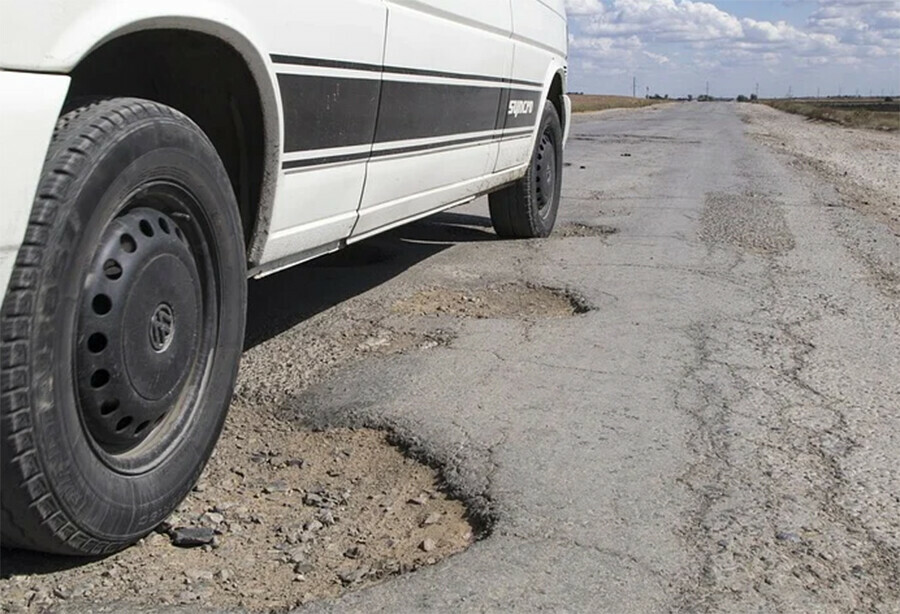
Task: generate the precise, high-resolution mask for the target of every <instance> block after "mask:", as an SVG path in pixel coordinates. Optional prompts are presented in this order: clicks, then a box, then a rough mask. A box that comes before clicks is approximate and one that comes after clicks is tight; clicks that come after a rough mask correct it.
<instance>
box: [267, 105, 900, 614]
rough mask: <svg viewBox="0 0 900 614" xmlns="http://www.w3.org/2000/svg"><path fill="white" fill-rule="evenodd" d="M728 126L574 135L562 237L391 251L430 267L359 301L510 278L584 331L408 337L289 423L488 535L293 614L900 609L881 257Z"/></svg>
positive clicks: (593, 121)
mask: <svg viewBox="0 0 900 614" xmlns="http://www.w3.org/2000/svg"><path fill="white" fill-rule="evenodd" d="M748 113H749V114H750V115H753V113H754V112H753V111H742V110H740V109H739V106H738V105H734V104H727V103H721V104H718V103H716V104H705V105H704V104H682V105H668V106H662V107H654V108H648V109H643V110H640V111H630V112H618V113H616V112H613V113H608V114H604V115H602V116H586V117H581V118H578V120H577V122H576V125H574V126H573V134H572V140H571V141H570V144H569V147H568V150H567V154H566V161H567V168H566V174H565V181H564V198H563V202H562V210H561V219H560V223H561V224H562V225H563V227H564V228H565V227H568V228H574V229H577V230H578V231H577V232H571V233H567V232H565V231H564V232H562V233H560V235H559V236H558V238H554V239H550V240H546V241H534V242H499V241H496V240H493V239H492V238H491V236H490V233H489V231H488V230H487V229H485V228H484V226H485V225H486V224H487V221H486V218H485V217H484V216H485V215H486V207H485V204H484V202H483V201H480V202H477V203H475V204H473V205H470V206H468V207H467V208H465V209H460V210H456V211H454V212H451V213H448V214H444V215H443V216H441V217H440V218H439V219H438V220H436V221H433V222H429V223H426V224H419V225H416V226H413V227H411V228H410V229H408V230H405V231H401V233H405V234H401V239H402V241H404V242H406V243H408V244H410V245H420V246H421V245H442V247H441V249H435V250H432V251H429V252H428V253H427V254H423V256H422V257H421V258H418V259H416V260H415V262H410V263H407V264H408V266H407V267H406V268H404V270H403V271H402V272H399V273H398V274H397V275H396V276H395V277H392V278H391V279H389V280H386V281H383V283H382V282H380V283H379V284H373V287H371V288H370V289H368V290H367V291H366V295H365V296H366V300H367V301H370V302H371V304H373V305H374V304H380V305H390V304H393V303H394V302H395V301H397V300H400V299H402V298H403V297H404V296H409V295H410V294H412V293H413V292H414V291H415V290H416V289H419V288H422V287H442V286H454V285H459V284H468V285H469V286H477V285H482V284H503V283H510V282H515V281H519V282H527V283H531V284H544V285H547V286H551V287H555V288H567V289H569V290H571V291H573V292H575V293H577V295H578V296H579V297H581V298H582V299H583V300H584V301H585V302H586V303H587V304H589V305H590V306H591V307H592V309H591V311H589V312H588V313H584V314H579V315H574V316H573V317H567V318H547V319H540V318H534V317H527V318H509V317H505V318H482V319H475V318H472V319H465V318H459V317H454V316H453V315H422V316H419V317H415V316H405V317H406V318H407V319H406V320H404V325H405V326H410V325H412V326H421V327H422V328H423V329H428V328H434V327H436V326H439V327H440V328H441V329H442V330H446V331H451V332H452V340H451V341H449V342H448V343H446V344H444V345H441V346H439V347H435V348H432V349H429V350H427V351H420V352H412V353H407V354H403V355H394V356H388V357H385V358H379V359H377V360H367V361H362V362H359V363H356V364H355V365H352V366H350V367H348V368H346V369H344V370H342V371H340V372H338V373H337V374H335V375H332V376H329V377H328V378H326V379H325V380H324V381H323V382H320V383H318V384H317V385H314V386H313V387H312V388H311V389H309V390H307V391H305V392H303V393H302V394H301V395H300V396H299V397H297V398H290V399H288V400H286V401H285V403H284V408H285V410H286V411H287V412H292V413H293V414H294V415H295V416H296V418H297V419H298V420H302V421H303V422H305V423H306V424H309V425H314V426H317V427H328V426H361V425H365V426H373V427H379V428H390V429H392V430H393V431H394V432H395V433H396V434H397V436H398V437H399V438H400V439H401V440H402V441H403V442H404V444H405V445H406V446H407V447H408V448H409V449H410V451H411V452H412V453H413V454H417V455H419V456H420V457H422V458H424V459H426V460H428V461H430V462H432V463H434V464H437V465H440V466H442V467H443V471H444V477H445V479H446V480H447V482H448V484H449V486H450V488H451V490H452V491H453V492H455V493H456V494H458V495H460V496H462V497H463V498H464V499H465V500H466V501H467V502H468V503H469V505H470V506H471V509H472V512H473V515H474V516H475V517H476V518H480V519H482V520H485V519H486V520H487V521H489V523H490V526H491V534H490V535H489V537H487V538H486V539H484V540H483V541H481V542H479V543H477V544H476V545H474V546H473V547H472V548H471V549H470V550H468V551H467V552H465V553H463V554H461V555H458V556H455V557H453V558H451V559H449V560H447V561H444V562H443V563H441V564H439V565H437V566H434V567H430V568H426V569H422V570H419V571H418V572H416V573H414V574H410V575H407V576H403V577H401V578H398V579H395V580H392V581H390V582H387V583H384V584H381V585H377V586H374V587H372V588H368V589H365V590H363V591H360V592H356V593H352V594H349V595H346V596H344V597H342V598H341V599H339V600H335V601H326V602H319V603H318V604H313V605H312V606H307V608H306V609H304V611H313V612H316V611H392V612H400V611H420V610H434V609H443V610H452V611H495V610H516V611H535V610H554V611H583V612H587V611H591V612H596V611H609V612H613V611H614V612H659V611H689V612H698V611H728V612H750V611H753V612H760V611H762V612H774V611H785V612H789V611H797V612H846V611H865V612H898V611H900V477H898V471H897V467H898V466H900V411H898V410H900V377H898V374H900V349H898V348H900V303H898V300H897V298H898V294H900V291H898V282H897V280H900V275H898V273H900V238H898V235H897V234H895V233H894V232H892V231H891V229H890V228H889V227H887V226H886V225H884V224H883V223H881V222H879V221H878V219H877V218H874V217H866V216H865V215H864V214H863V213H860V212H859V211H857V210H855V209H854V208H853V207H852V206H836V205H835V203H841V202H842V198H843V197H842V196H841V194H840V193H839V186H836V185H835V184H832V183H830V182H829V181H827V180H823V179H822V177H821V176H819V175H817V174H816V172H815V170H814V169H811V168H809V167H808V166H804V165H801V164H796V163H795V160H794V159H793V158H792V157H791V155H790V153H789V152H785V151H779V150H775V149H771V148H769V147H767V146H766V144H765V143H762V142H759V141H758V140H755V139H754V138H753V137H752V136H751V135H750V134H748V133H747V131H746V130H747V128H746V123H745V122H750V121H754V120H753V117H750V118H749V119H748V116H747V114H748ZM742 118H743V119H744V121H742ZM763 120H765V118H764V117H762V118H761V119H760V121H763ZM802 121H803V120H802V119H801V118H796V122H798V124H799V123H801V122H802ZM834 130H835V132H834V138H835V139H840V138H841V136H840V129H838V128H834ZM781 144H782V145H784V143H781ZM895 155H896V150H895ZM894 163H896V158H894ZM888 196H889V197H890V195H888ZM843 204H844V205H848V203H843ZM849 204H852V203H849ZM590 227H596V228H599V229H601V230H600V231H599V232H597V233H596V234H595V235H592V233H590V232H583V230H584V229H585V228H590ZM454 228H455V229H456V231H454V232H450V230H452V229H454ZM435 229H442V230H441V232H436V231H435ZM448 229H450V230H448ZM426 231H427V232H426ZM445 235H446V236H445ZM444 239H446V240H445V241H444V242H443V243H442V240H444ZM383 241H385V242H386V244H387V245H389V246H391V248H392V249H401V248H399V247H398V245H400V243H398V238H397V236H393V237H388V238H387V239H384V240H383ZM445 248H446V249H445ZM398 318H400V316H398V315H396V314H395V315H388V316H386V320H385V321H386V322H387V324H388V325H390V323H391V322H397V321H399V320H398Z"/></svg>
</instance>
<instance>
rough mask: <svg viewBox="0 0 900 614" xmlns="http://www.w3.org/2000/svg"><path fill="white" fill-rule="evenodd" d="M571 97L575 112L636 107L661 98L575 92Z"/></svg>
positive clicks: (657, 101) (655, 102) (654, 102)
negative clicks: (649, 98)
mask: <svg viewBox="0 0 900 614" xmlns="http://www.w3.org/2000/svg"><path fill="white" fill-rule="evenodd" d="M571 98H572V112H573V113H588V112H590V111H605V110H606V109H636V108H638V107H646V106H649V105H651V104H659V102H660V101H659V100H647V99H646V98H632V97H631V96H600V95H594V94H573V95H572V97H571Z"/></svg>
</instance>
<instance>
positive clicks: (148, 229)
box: [138, 220, 153, 237]
mask: <svg viewBox="0 0 900 614" xmlns="http://www.w3.org/2000/svg"><path fill="white" fill-rule="evenodd" d="M138 227H139V228H140V229H141V232H142V233H144V236H146V237H152V236H153V225H152V224H151V223H150V222H148V221H147V220H141V221H140V223H139V224H138Z"/></svg>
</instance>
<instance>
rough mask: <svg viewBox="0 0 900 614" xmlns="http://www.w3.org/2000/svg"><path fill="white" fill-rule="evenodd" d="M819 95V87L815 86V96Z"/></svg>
mask: <svg viewBox="0 0 900 614" xmlns="http://www.w3.org/2000/svg"><path fill="white" fill-rule="evenodd" d="M818 97H819V88H816V98H818Z"/></svg>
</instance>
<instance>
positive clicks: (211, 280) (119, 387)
mask: <svg viewBox="0 0 900 614" xmlns="http://www.w3.org/2000/svg"><path fill="white" fill-rule="evenodd" d="M212 245H213V242H212V234H211V231H210V229H209V225H208V223H207V221H206V218H205V215H204V213H203V210H202V208H201V206H200V204H199V203H198V202H197V200H196V198H195V197H194V196H193V194H192V193H191V192H190V190H188V189H187V188H186V187H184V186H181V185H179V184H176V183H173V182H169V181H153V182H148V183H146V184H144V185H142V186H140V187H139V188H138V189H136V190H134V191H133V192H132V193H131V194H130V195H129V196H128V197H127V198H126V199H124V203H123V205H122V206H121V207H119V208H118V210H117V213H116V215H114V216H113V217H112V219H110V220H109V221H108V222H107V224H106V225H105V227H104V229H103V232H102V233H101V238H100V241H99V244H98V246H97V247H96V248H95V250H94V252H93V256H92V260H91V266H90V269H89V270H88V273H87V274H86V275H85V276H84V278H83V279H82V281H81V295H80V300H79V308H78V313H77V314H76V319H75V331H74V345H73V347H74V350H73V353H72V369H73V375H74V377H73V387H74V395H75V400H76V405H77V408H78V412H79V418H80V420H81V424H82V427H83V431H84V433H85V436H86V438H87V440H88V441H89V443H90V445H91V447H92V448H93V450H94V452H95V454H96V455H97V457H98V458H100V460H101V461H102V462H103V463H105V464H106V465H107V466H108V467H109V468H111V469H112V470H114V471H116V472H119V473H124V474H137V473H142V472H145V471H148V470H150V469H152V468H153V467H155V466H157V465H159V464H160V463H162V462H163V461H164V460H165V458H167V457H168V455H169V453H170V452H171V451H172V450H173V449H174V448H175V447H176V446H177V444H178V442H179V440H180V437H179V435H180V433H182V432H183V431H184V430H185V429H187V428H189V426H190V424H191V423H192V422H193V421H194V420H196V419H197V417H198V414H199V412H200V409H201V399H202V397H203V391H204V389H205V385H206V380H207V379H208V372H209V369H210V367H211V364H212V357H213V351H214V348H215V344H216V337H217V331H218V320H219V302H220V301H219V295H218V292H219V291H218V288H219V286H220V283H219V272H218V264H217V262H216V259H215V252H214V250H213V249H212V248H211V246H212ZM173 260H174V261H177V263H178V264H175V265H173ZM110 261H112V262H110ZM117 265H118V266H117ZM135 267H138V268H139V269H140V271H139V273H137V274H135V272H134V270H133V269H134V268H135ZM160 268H161V269H162V270H163V273H169V274H171V277H172V278H173V279H171V280H169V282H170V283H169V285H168V286H167V287H166V288H161V289H154V288H151V287H147V286H148V284H147V283H143V282H148V281H151V282H152V281H158V279H154V277H155V278H158V277H159V275H156V276H151V278H148V277H147V274H148V270H150V271H149V272H156V273H159V271H157V270H156V269H160ZM167 268H168V269H169V270H168V271H167V270H166V269H167ZM179 268H180V269H181V270H180V271H179V270H178V269H179ZM163 277H165V275H163ZM186 282H187V283H186ZM161 283H162V284H163V285H165V284H166V281H165V279H163V281H162V282H161ZM117 286H118V287H117ZM185 286H188V287H185ZM173 288H181V292H178V293H176V292H174V291H173ZM191 295H193V296H191ZM98 297H101V298H99V299H98ZM103 297H105V298H103ZM148 297H149V299H148ZM157 299H158V300H157ZM98 300H99V302H98ZM186 311H187V312H190V311H193V317H190V316H189V315H188V314H186ZM186 315H187V316H188V317H186ZM98 334H99V335H102V336H103V337H105V342H103V341H102V340H101V339H100V338H99V337H98V336H97V335H98ZM149 352H152V353H153V355H156V356H157V357H158V359H157V360H155V361H154V360H151V361H150V371H149V372H147V373H142V371H141V364H143V363H142V361H141V360H137V359H138V358H141V355H142V354H143V355H146V354H148V353H149ZM167 362H171V363H172V364H171V365H169V366H168V367H166V366H165V365H166V364H167ZM160 365H163V366H162V367H160ZM98 373H99V375H98ZM129 390H130V393H129ZM123 391H124V392H123ZM147 400H149V403H145V404H144V405H141V402H142V401H147Z"/></svg>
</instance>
